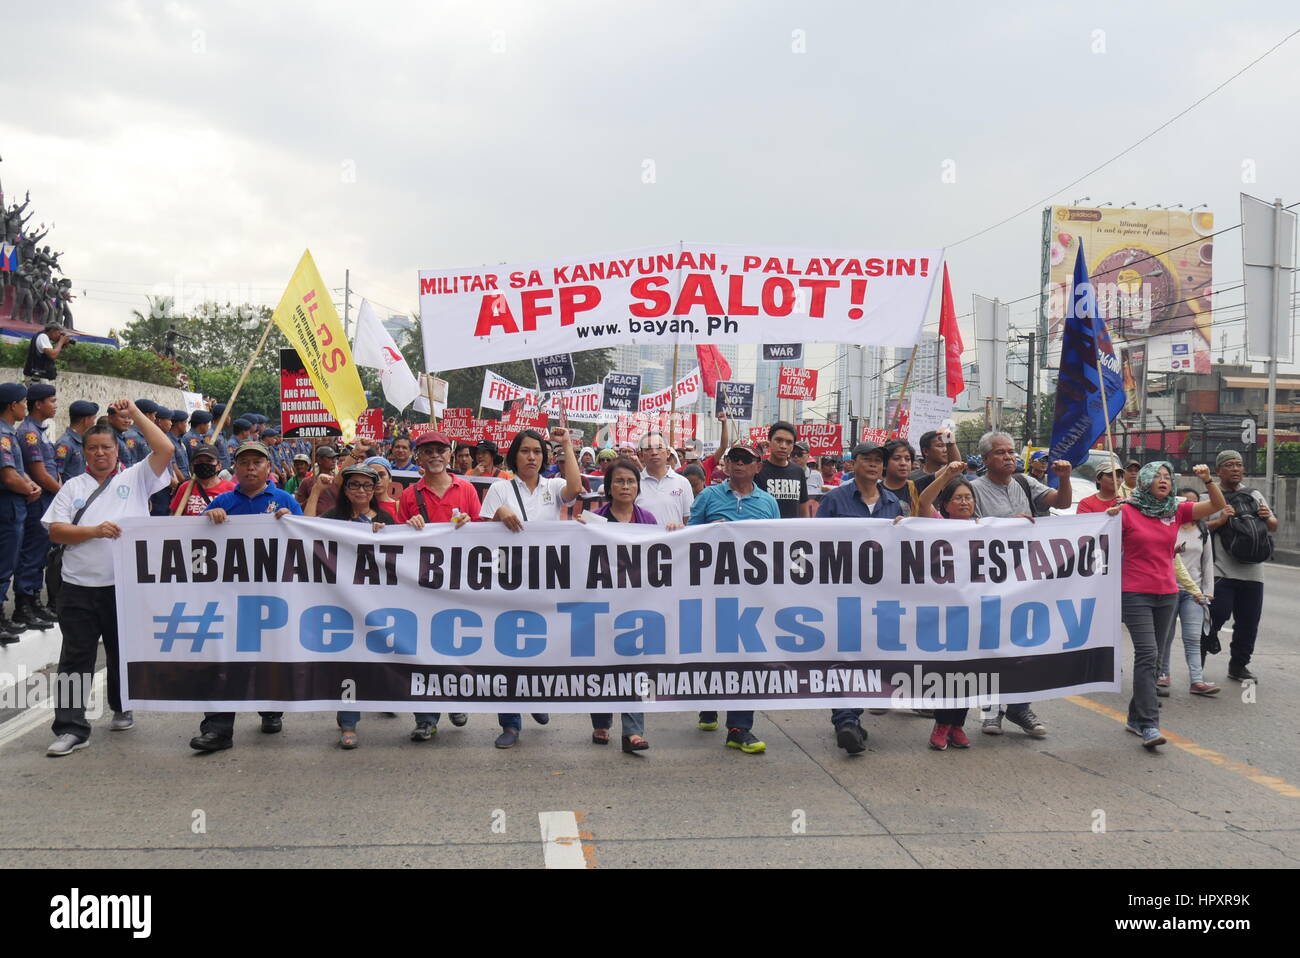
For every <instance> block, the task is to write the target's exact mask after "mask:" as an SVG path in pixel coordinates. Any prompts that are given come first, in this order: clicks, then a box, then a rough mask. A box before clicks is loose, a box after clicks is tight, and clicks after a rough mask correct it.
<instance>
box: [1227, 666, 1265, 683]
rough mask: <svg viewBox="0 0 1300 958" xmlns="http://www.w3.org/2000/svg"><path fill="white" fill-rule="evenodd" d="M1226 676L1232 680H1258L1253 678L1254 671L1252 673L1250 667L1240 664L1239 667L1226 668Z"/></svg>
mask: <svg viewBox="0 0 1300 958" xmlns="http://www.w3.org/2000/svg"><path fill="white" fill-rule="evenodd" d="M1228 678H1230V679H1232V681H1234V682H1258V681H1259V679H1257V678H1255V673H1253V672H1252V671H1251V670H1250V669H1248V668H1246V667H1245V666H1244V665H1243V666H1240V667H1239V668H1235V669H1228Z"/></svg>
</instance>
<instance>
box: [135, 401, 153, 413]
mask: <svg viewBox="0 0 1300 958" xmlns="http://www.w3.org/2000/svg"><path fill="white" fill-rule="evenodd" d="M135 408H136V409H138V410H140V411H141V412H142V413H144V414H145V415H146V416H156V415H157V414H158V404H157V403H156V402H154V401H153V400H152V399H137V400H136V401H135Z"/></svg>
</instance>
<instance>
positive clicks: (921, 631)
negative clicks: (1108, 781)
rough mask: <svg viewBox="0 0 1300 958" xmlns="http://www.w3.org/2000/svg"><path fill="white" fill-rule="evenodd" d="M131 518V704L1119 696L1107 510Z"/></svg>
mask: <svg viewBox="0 0 1300 958" xmlns="http://www.w3.org/2000/svg"><path fill="white" fill-rule="evenodd" d="M121 525H122V536H121V538H119V539H116V540H114V542H113V563H114V573H115V575H114V580H115V582H116V588H117V595H118V602H117V615H118V635H119V636H120V638H119V643H120V650H121V691H122V700H123V701H122V705H123V707H124V708H127V709H156V710H170V711H185V712H196V711H205V710H207V711H240V712H243V711H253V710H259V709H261V710H275V711H281V710H284V711H325V710H334V709H338V708H347V709H350V710H356V711H363V712H370V711H399V712H410V711H418V712H424V711H429V712H434V711H462V710H463V711H470V712H473V711H482V712H593V711H602V712H619V711H650V712H658V711H679V710H691V711H694V710H697V709H709V710H714V709H726V708H746V709H749V708H753V709H793V708H823V709H824V708H830V707H877V706H879V707H884V706H887V705H888V706H891V707H896V708H936V707H937V708H957V707H965V706H974V705H984V704H998V703H1006V702H1032V701H1037V700H1040V699H1052V698H1062V697H1064V696H1067V695H1075V694H1082V693H1087V692H1118V691H1119V689H1120V662H1121V648H1120V643H1121V642H1123V639H1122V638H1121V635H1122V633H1121V630H1120V576H1119V568H1120V562H1119V558H1120V556H1119V548H1120V532H1121V523H1120V520H1119V517H1117V516H1106V515H1104V514H1102V515H1083V516H1061V517H1058V518H1056V519H1053V520H1052V522H1051V523H1044V522H1040V523H1038V524H1036V525H1035V524H1034V523H1031V522H1029V521H1028V520H1025V519H983V520H980V521H978V522H949V521H944V520H940V519H910V520H908V521H907V522H906V523H905V524H903V525H898V526H896V525H894V524H893V523H891V522H890V521H889V520H884V519H839V520H836V521H830V522H828V521H826V520H815V519H790V520H785V521H754V520H751V521H746V522H727V523H717V524H712V523H711V524H708V525H704V526H689V527H687V528H685V529H682V530H679V531H675V532H665V531H664V530H663V529H660V528H658V527H655V526H638V525H633V524H622V523H617V524H615V523H610V524H602V525H591V526H584V525H582V524H580V523H573V522H529V523H526V525H527V531H528V535H527V536H526V537H520V536H519V535H517V534H515V533H512V532H510V531H509V530H508V529H505V528H504V527H502V526H501V525H500V524H499V523H481V524H479V523H473V524H471V525H469V526H466V527H465V528H462V529H454V528H452V526H451V525H450V524H440V523H432V524H430V525H428V526H426V527H425V528H424V529H423V530H419V531H417V530H414V529H410V528H407V527H405V526H394V527H389V528H387V529H385V530H384V531H383V532H382V533H381V534H375V533H374V532H372V531H371V529H370V527H369V526H368V525H361V524H357V523H351V522H332V521H329V520H322V519H307V518H295V517H288V518H285V519H282V520H279V521H276V520H273V519H271V518H269V517H265V516H235V517H232V518H231V519H230V520H228V521H227V522H225V523H222V524H221V525H214V524H212V523H210V522H208V521H207V520H206V519H203V518H201V517H195V518H139V519H126V520H123V521H122V523H121ZM521 539H524V540H525V541H522V542H521Z"/></svg>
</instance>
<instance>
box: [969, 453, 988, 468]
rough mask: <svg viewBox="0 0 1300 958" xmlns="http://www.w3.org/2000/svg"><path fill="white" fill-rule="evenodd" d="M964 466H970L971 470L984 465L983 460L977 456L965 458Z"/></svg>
mask: <svg viewBox="0 0 1300 958" xmlns="http://www.w3.org/2000/svg"><path fill="white" fill-rule="evenodd" d="M966 465H968V466H970V467H971V468H972V469H978V468H979V467H980V466H982V465H984V460H983V459H981V458H980V457H979V456H967V457H966Z"/></svg>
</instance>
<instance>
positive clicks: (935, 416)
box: [907, 393, 953, 439]
mask: <svg viewBox="0 0 1300 958" xmlns="http://www.w3.org/2000/svg"><path fill="white" fill-rule="evenodd" d="M952 406H953V401H952V400H951V399H949V398H948V397H947V396H935V395H933V394H931V393H912V402H911V406H910V407H909V408H908V411H907V428H908V435H911V436H916V437H917V438H918V439H919V438H920V437H921V436H923V435H924V434H925V433H927V432H929V431H930V430H932V429H943V428H944V427H947V428H950V429H951V428H952Z"/></svg>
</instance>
